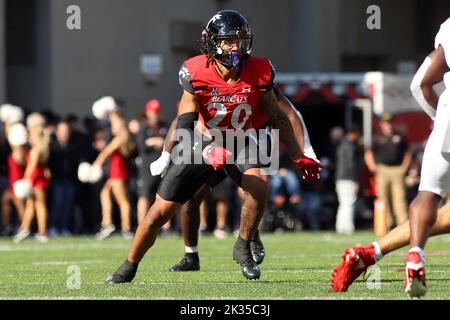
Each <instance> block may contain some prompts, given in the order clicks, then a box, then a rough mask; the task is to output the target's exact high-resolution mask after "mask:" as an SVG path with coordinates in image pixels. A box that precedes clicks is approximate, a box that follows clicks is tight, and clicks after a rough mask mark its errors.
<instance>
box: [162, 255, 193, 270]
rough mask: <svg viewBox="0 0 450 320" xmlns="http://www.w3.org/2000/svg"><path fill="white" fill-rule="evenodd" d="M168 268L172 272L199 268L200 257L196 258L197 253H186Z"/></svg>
mask: <svg viewBox="0 0 450 320" xmlns="http://www.w3.org/2000/svg"><path fill="white" fill-rule="evenodd" d="M169 270H170V271H172V272H179V271H198V270H200V259H199V258H198V253H195V254H194V253H186V254H185V255H184V257H183V258H182V259H181V260H180V262H178V263H177V264H175V265H173V266H171V267H170V268H169Z"/></svg>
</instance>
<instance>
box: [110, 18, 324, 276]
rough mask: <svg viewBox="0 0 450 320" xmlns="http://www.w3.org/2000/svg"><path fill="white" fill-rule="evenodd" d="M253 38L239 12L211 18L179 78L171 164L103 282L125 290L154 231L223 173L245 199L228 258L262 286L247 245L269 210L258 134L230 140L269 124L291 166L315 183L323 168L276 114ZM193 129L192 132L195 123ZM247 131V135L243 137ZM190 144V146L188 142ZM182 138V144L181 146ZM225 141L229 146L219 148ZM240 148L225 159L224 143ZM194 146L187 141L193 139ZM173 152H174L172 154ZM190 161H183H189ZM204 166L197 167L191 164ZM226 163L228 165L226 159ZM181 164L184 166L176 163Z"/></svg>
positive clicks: (269, 74) (265, 65) (267, 70)
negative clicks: (122, 258)
mask: <svg viewBox="0 0 450 320" xmlns="http://www.w3.org/2000/svg"><path fill="white" fill-rule="evenodd" d="M252 40H253V35H252V32H251V29H250V26H249V24H248V22H247V20H246V19H245V18H244V17H243V16H242V15H241V14H240V13H239V12H237V11H234V10H223V11H220V12H218V13H217V14H216V15H214V16H213V17H212V18H211V20H210V21H209V22H208V24H207V26H206V28H205V30H204V31H203V34H202V51H203V53H204V54H202V55H199V56H196V57H193V58H191V59H188V60H187V61H185V63H184V64H183V65H182V67H181V69H180V72H179V80H180V84H181V85H182V87H183V90H184V91H183V95H182V98H181V102H180V106H179V109H178V121H177V131H178V132H177V136H178V133H179V135H180V137H179V138H178V140H180V141H179V144H178V145H177V146H176V148H177V147H179V148H177V150H176V154H179V152H180V157H179V158H177V159H174V164H173V165H172V166H171V167H170V168H169V169H168V171H167V173H166V175H165V176H164V178H163V180H162V182H161V184H160V186H159V190H158V194H157V196H156V200H155V203H154V204H153V205H152V207H151V208H150V210H149V212H148V214H147V216H146V217H145V219H144V221H143V223H141V224H140V225H139V227H138V229H137V232H136V236H135V239H134V242H133V245H132V247H131V249H130V251H129V253H128V257H127V259H126V260H125V261H124V262H123V264H122V265H121V266H120V267H119V268H118V269H117V270H116V271H115V272H114V273H113V274H112V275H111V276H110V277H109V278H108V279H107V280H106V282H107V283H110V284H115V283H124V282H130V281H132V280H133V278H134V276H135V274H136V271H137V267H138V264H139V262H140V261H141V260H142V258H143V257H144V255H145V253H146V252H147V251H148V250H149V249H150V248H151V247H152V246H153V244H154V242H155V240H156V237H157V235H158V231H159V230H160V228H161V227H162V225H163V224H164V223H166V222H167V221H168V220H169V219H170V218H171V217H172V216H173V214H174V213H175V212H176V211H177V209H179V208H180V207H181V206H182V205H183V204H184V203H185V202H186V201H188V200H189V199H190V198H192V196H193V195H194V194H195V193H196V192H197V191H198V190H199V189H200V188H201V186H202V185H203V184H204V183H205V182H206V181H207V179H208V177H210V176H211V175H212V174H213V173H214V172H215V171H216V170H219V169H222V168H223V169H224V170H225V172H226V174H227V175H228V176H229V177H230V178H232V179H233V181H234V182H235V183H236V184H237V185H238V186H240V187H242V189H243V190H244V191H245V192H246V193H247V197H246V199H245V200H244V203H243V206H242V211H241V225H240V230H239V236H238V239H237V242H236V244H235V246H234V249H233V259H234V260H235V261H236V262H237V263H238V264H239V265H240V267H241V271H242V273H243V275H244V276H245V277H246V278H247V279H259V278H260V276H261V272H260V269H259V266H258V265H257V263H256V262H255V261H254V260H253V258H252V254H251V249H250V242H251V239H253V237H254V235H255V234H256V232H257V228H258V225H259V223H260V221H261V219H262V216H263V214H264V211H265V209H266V204H267V199H268V192H269V177H268V175H267V173H266V172H265V171H264V167H267V163H263V162H264V161H262V159H261V154H260V152H261V151H262V150H261V149H257V150H256V152H250V151H255V150H254V149H252V145H253V144H255V142H256V145H257V147H258V148H260V141H263V138H264V137H261V136H260V135H263V134H261V132H259V135H258V133H254V132H256V131H254V132H253V133H254V134H253V133H252V132H250V133H249V136H248V138H249V139H245V136H244V138H241V140H239V138H236V139H234V138H235V137H236V136H233V134H234V133H237V132H238V131H239V130H241V132H242V131H243V130H248V129H251V128H259V127H261V125H262V124H261V123H260V122H262V121H264V122H266V121H267V120H268V122H269V124H270V125H271V127H272V128H274V129H278V130H279V134H280V140H281V141H282V142H283V143H284V144H285V146H286V149H287V150H288V152H289V155H290V156H291V158H292V160H293V162H294V163H295V164H296V165H298V166H299V167H301V168H302V169H303V170H304V171H305V172H306V173H307V175H308V176H310V177H317V176H318V174H319V170H320V164H319V163H318V162H317V161H315V160H313V159H310V158H308V157H305V156H304V155H303V153H302V150H301V148H300V146H299V143H298V141H297V139H296V137H295V135H294V131H293V128H292V125H291V123H290V121H289V118H288V117H287V116H286V114H285V113H284V112H283V111H282V110H281V109H280V108H279V106H278V104H277V98H276V96H275V94H274V92H273V90H272V88H273V79H274V77H275V72H274V70H273V67H272V65H271V63H270V61H269V60H268V59H267V58H260V57H253V56H250V54H251V47H252ZM197 119H198V120H199V121H198V122H197V127H195V125H196V124H195V122H196V121H197ZM247 132H248V131H246V133H247ZM189 137H191V138H192V137H193V138H194V144H193V145H192V144H190V143H189V140H191V139H189ZM185 139H186V140H187V141H185ZM220 140H225V141H226V142H227V143H226V145H227V147H226V148H224V145H223V144H221V143H220V142H218V141H220ZM230 140H231V144H237V145H238V147H237V150H234V151H236V152H234V153H233V152H230V151H229V150H228V149H229V142H230ZM191 141H192V140H191ZM174 151H175V150H174ZM186 155H187V156H186ZM199 158H200V159H201V160H202V161H201V162H198V161H196V160H198V159H199ZM230 159H231V160H230ZM180 160H181V161H180Z"/></svg>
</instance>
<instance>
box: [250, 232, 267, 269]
mask: <svg viewBox="0 0 450 320" xmlns="http://www.w3.org/2000/svg"><path fill="white" fill-rule="evenodd" d="M250 251H251V252H252V257H253V261H255V262H256V264H261V263H262V262H263V260H264V257H265V256H266V251H265V250H264V245H263V243H262V241H261V238H260V237H259V231H256V234H255V236H254V237H253V239H252V240H250Z"/></svg>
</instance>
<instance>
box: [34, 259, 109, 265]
mask: <svg viewBox="0 0 450 320" xmlns="http://www.w3.org/2000/svg"><path fill="white" fill-rule="evenodd" d="M107 261H108V260H105V259H103V260H75V261H65V260H61V261H59V260H54V261H52V260H50V261H37V262H33V265H66V264H90V263H93V264H95V263H97V264H101V263H105V262H107Z"/></svg>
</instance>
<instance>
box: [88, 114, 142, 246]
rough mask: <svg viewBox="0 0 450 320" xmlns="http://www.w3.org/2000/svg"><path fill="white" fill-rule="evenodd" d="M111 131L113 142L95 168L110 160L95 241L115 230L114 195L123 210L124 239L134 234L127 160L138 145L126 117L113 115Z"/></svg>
mask: <svg viewBox="0 0 450 320" xmlns="http://www.w3.org/2000/svg"><path fill="white" fill-rule="evenodd" d="M109 119H110V122H111V131H112V134H113V139H112V140H111V142H110V143H109V144H108V145H107V146H106V147H105V148H104V149H103V150H102V152H100V154H99V155H98V157H97V159H96V160H95V161H94V163H93V164H92V167H97V168H99V167H101V166H102V165H103V164H104V163H105V161H106V160H107V159H109V160H110V166H109V167H110V169H109V175H108V180H107V182H106V184H105V186H104V187H103V189H102V191H101V193H100V202H101V205H102V228H101V230H100V232H98V233H97V235H96V238H97V239H98V240H103V239H105V238H107V237H108V236H110V235H111V234H112V233H113V232H114V231H115V229H116V227H115V226H114V224H113V221H112V202H111V192H112V194H113V196H114V199H115V200H116V202H117V204H118V206H119V209H120V218H121V229H122V236H123V237H124V238H126V239H130V238H132V233H131V223H130V220H131V212H130V211H131V208H130V202H129V200H128V196H127V188H126V181H127V179H128V169H127V160H126V158H127V157H128V156H129V155H130V154H131V152H132V151H133V149H134V147H135V144H134V142H133V140H132V137H131V135H130V133H129V131H128V128H127V124H126V121H125V118H124V117H123V116H122V114H120V113H119V112H116V111H114V112H110V113H109Z"/></svg>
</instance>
